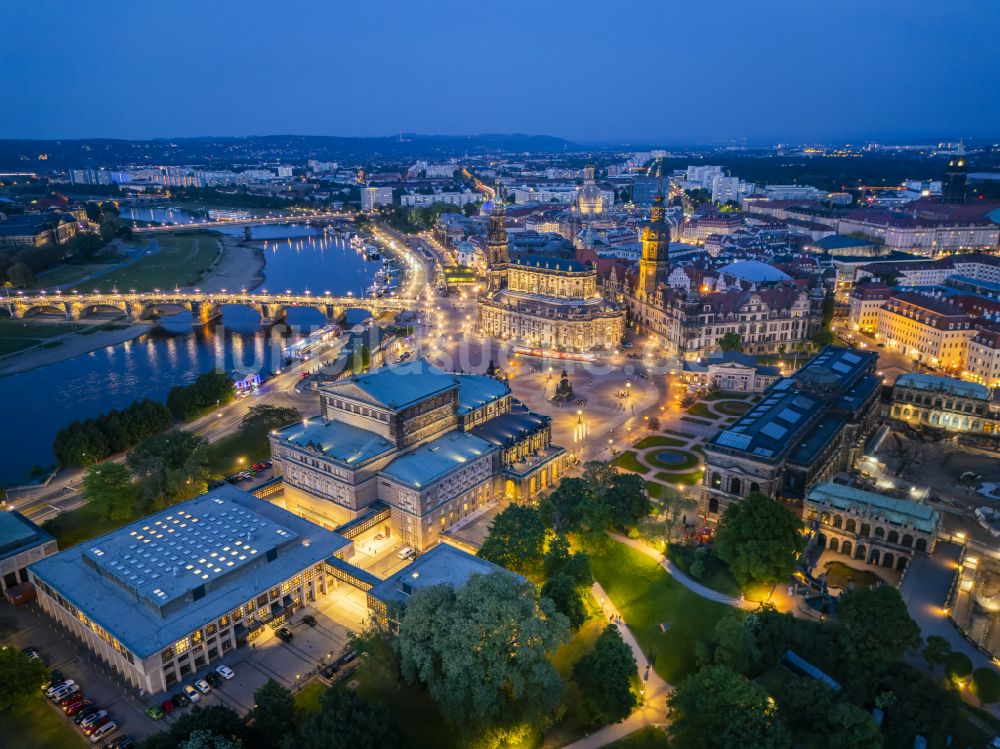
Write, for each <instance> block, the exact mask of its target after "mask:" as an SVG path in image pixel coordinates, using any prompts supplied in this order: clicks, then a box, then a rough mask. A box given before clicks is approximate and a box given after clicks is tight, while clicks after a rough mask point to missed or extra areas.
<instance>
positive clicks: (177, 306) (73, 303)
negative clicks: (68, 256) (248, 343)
mask: <svg viewBox="0 0 1000 749" xmlns="http://www.w3.org/2000/svg"><path fill="white" fill-rule="evenodd" d="M224 305H238V306H242V307H249V308H251V309H254V310H256V311H257V312H258V313H259V314H260V319H261V323H262V324H264V325H271V324H273V323H275V322H277V321H279V320H281V319H282V318H283V317H284V316H285V311H286V310H287V309H288V308H289V307H306V308H311V309H315V310H318V311H319V312H320V313H322V314H323V316H324V317H325V318H326V319H327V320H328V321H330V322H336V321H338V320H339V319H340V318H341V316H342V315H343V314H344V312H345V311H346V310H349V309H363V310H367V311H368V312H370V313H372V315H378V314H381V313H382V312H399V311H403V310H408V309H413V308H415V307H416V300H415V299H409V298H407V297H379V298H368V297H354V296H331V295H330V294H321V295H317V294H308V293H307V294H288V293H286V294H271V293H267V292H260V293H255V292H251V291H240V292H231V293H229V292H200V291H194V292H190V293H189V292H183V291H172V292H167V291H164V292H161V291H156V292H142V293H128V294H120V293H102V292H95V293H93V294H76V293H74V294H62V293H54V294H44V293H40V294H34V295H27V294H18V295H16V296H10V297H5V298H4V297H0V309H5V310H7V312H8V313H9V314H10V316H11V317H12V318H16V319H19V318H25V317H31V316H34V315H45V314H56V315H65V316H66V317H67V318H68V319H71V320H79V319H81V318H85V317H87V316H89V315H94V314H97V313H101V312H110V311H114V310H117V311H118V312H120V313H122V314H123V315H125V316H126V317H127V318H128V319H129V320H148V319H150V318H153V317H156V316H158V315H171V314H174V313H177V312H181V311H183V310H187V311H188V312H190V313H191V314H192V316H193V318H194V320H195V322H200V323H207V322H209V321H210V320H213V319H215V318H217V317H220V316H221V315H222V307H223V306H224Z"/></svg>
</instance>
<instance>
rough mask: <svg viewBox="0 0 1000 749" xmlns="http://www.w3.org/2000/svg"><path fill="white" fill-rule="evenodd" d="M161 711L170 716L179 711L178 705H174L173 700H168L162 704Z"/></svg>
mask: <svg viewBox="0 0 1000 749" xmlns="http://www.w3.org/2000/svg"><path fill="white" fill-rule="evenodd" d="M160 709H162V710H163V712H164V713H165V714H167V715H170V713H172V712H173V711H174V710H176V709H177V705H175V704H174V701H173V700H171V699H167V700H163V702H161V703H160Z"/></svg>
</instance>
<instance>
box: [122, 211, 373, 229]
mask: <svg viewBox="0 0 1000 749" xmlns="http://www.w3.org/2000/svg"><path fill="white" fill-rule="evenodd" d="M355 216H356V214H355V213H354V212H353V211H340V212H336V211H334V212H330V213H314V214H306V215H302V216H267V217H264V218H245V219H217V220H214V221H201V222H196V223H191V224H162V225H159V226H136V227H135V228H133V229H132V233H133V234H136V235H139V234H175V233H177V232H182V231H204V230H205V229H221V228H224V227H233V226H236V227H238V226H245V227H247V226H267V225H269V224H309V223H317V222H325V221H335V220H340V219H354V218H355Z"/></svg>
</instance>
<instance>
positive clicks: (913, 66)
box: [0, 0, 1000, 143]
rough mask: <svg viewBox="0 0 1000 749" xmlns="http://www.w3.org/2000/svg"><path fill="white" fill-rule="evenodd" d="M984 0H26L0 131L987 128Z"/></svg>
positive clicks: (927, 133) (818, 134) (999, 102)
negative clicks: (570, 0)
mask: <svg viewBox="0 0 1000 749" xmlns="http://www.w3.org/2000/svg"><path fill="white" fill-rule="evenodd" d="M998 125H1000V6H998V4H997V0H957V1H955V2H947V1H945V0H757V1H756V2H747V0H712V1H710V2H691V1H690V0H687V1H682V0H650V1H649V2H629V1H628V0H598V1H596V2H593V1H590V0H578V1H577V2H562V1H558V0H532V1H531V2H521V1H520V0H512V1H503V0H502V1H499V2H491V3H476V2H469V1H468V0H466V1H464V2H453V1H452V0H422V1H420V2H416V1H414V0H406V1H405V2H404V1H403V0H399V1H396V0H393V1H392V2H379V1H377V0H313V1H312V2H302V1H300V0H283V1H281V2H277V1H275V0H268V1H267V2H260V1H257V0H242V1H241V2H230V1H229V0H199V2H188V0H161V1H159V2H146V1H145V0H127V1H124V2H119V1H117V0H106V1H104V2H93V3H91V2H79V1H78V0H65V1H62V2H59V1H56V0H30V2H11V3H6V4H5V5H4V9H3V17H2V21H0V137H7V138H10V137H13V138H72V137H122V138H146V137H159V136H174V137H179V136H194V135H250V134H277V133H300V134H315V135H388V134H392V133H396V132H398V131H399V130H404V131H406V132H417V133H442V134H460V133H480V132H525V133H545V134H550V135H559V136H563V137H566V138H570V139H574V140H578V141H596V140H613V141H618V142H639V141H647V142H650V141H651V142H661V143H690V142H696V141H697V142H709V141H724V140H728V139H732V138H748V139H750V140H751V141H773V140H778V139H785V140H824V139H825V140H834V139H847V138H855V139H857V138H864V137H873V138H882V139H889V138H903V139H906V138H909V139H914V138H916V139H919V138H922V137H958V136H964V137H975V136H997V135H1000V132H998V131H1000V126H998Z"/></svg>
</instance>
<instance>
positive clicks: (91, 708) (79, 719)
mask: <svg viewBox="0 0 1000 749" xmlns="http://www.w3.org/2000/svg"><path fill="white" fill-rule="evenodd" d="M99 712H101V708H99V707H98V706H97V705H88V706H87V707H85V708H83V710H81V711H80V712H78V713H77V714H76V715H74V716H73V722H74V723H76V724H77V725H80V724H81V723H83V721H85V720H86V719H87V718H89V717H90V716H92V715H97V713H99Z"/></svg>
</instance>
